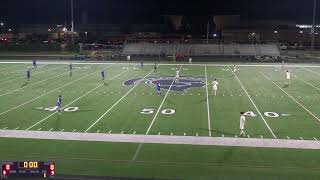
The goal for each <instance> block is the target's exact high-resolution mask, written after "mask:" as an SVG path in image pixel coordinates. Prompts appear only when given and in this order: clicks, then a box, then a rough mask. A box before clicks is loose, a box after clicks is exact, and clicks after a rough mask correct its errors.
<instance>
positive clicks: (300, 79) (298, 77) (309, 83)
mask: <svg viewBox="0 0 320 180" xmlns="http://www.w3.org/2000/svg"><path fill="white" fill-rule="evenodd" d="M292 76H294V77H295V78H297V79H299V80H300V81H302V82H304V83H306V84H308V85H309V86H311V87H313V88H315V89H317V90H319V91H320V88H318V87H317V86H315V85H313V84H311V83H309V82H308V81H306V80H304V79H302V78H299V77H298V76H297V75H294V74H292Z"/></svg>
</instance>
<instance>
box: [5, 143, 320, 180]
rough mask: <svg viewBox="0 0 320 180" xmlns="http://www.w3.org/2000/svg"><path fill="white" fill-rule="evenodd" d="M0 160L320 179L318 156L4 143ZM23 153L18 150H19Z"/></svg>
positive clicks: (205, 175)
mask: <svg viewBox="0 0 320 180" xmlns="http://www.w3.org/2000/svg"><path fill="white" fill-rule="evenodd" d="M0 143H1V147H2V148H1V149H0V159H1V160H43V161H47V160H50V161H51V160H53V161H55V163H56V172H57V175H65V174H72V175H93V176H131V177H154V178H175V179H303V178H304V179H317V178H318V177H319V176H320V174H319V170H320V169H319V160H320V159H319V156H318V151H317V150H292V149H291V150H288V149H267V148H237V147H216V146H191V145H159V144H144V145H143V148H142V149H141V152H140V154H139V156H138V157H137V159H136V161H134V162H132V161H131V158H132V156H133V154H134V153H135V150H136V148H137V146H138V145H137V144H129V143H104V142H79V141H55V140H52V141H48V140H31V139H7V138H1V139H0ZM17 147H19V148H17Z"/></svg>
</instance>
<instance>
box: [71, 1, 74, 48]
mask: <svg viewBox="0 0 320 180" xmlns="http://www.w3.org/2000/svg"><path fill="white" fill-rule="evenodd" d="M71 38H72V44H74V27H73V0H71Z"/></svg>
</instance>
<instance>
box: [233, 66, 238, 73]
mask: <svg viewBox="0 0 320 180" xmlns="http://www.w3.org/2000/svg"><path fill="white" fill-rule="evenodd" d="M236 71H237V66H236V65H233V72H234V73H235V72H236Z"/></svg>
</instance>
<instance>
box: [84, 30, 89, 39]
mask: <svg viewBox="0 0 320 180" xmlns="http://www.w3.org/2000/svg"><path fill="white" fill-rule="evenodd" d="M84 34H86V41H88V32H87V31H86V32H84Z"/></svg>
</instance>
